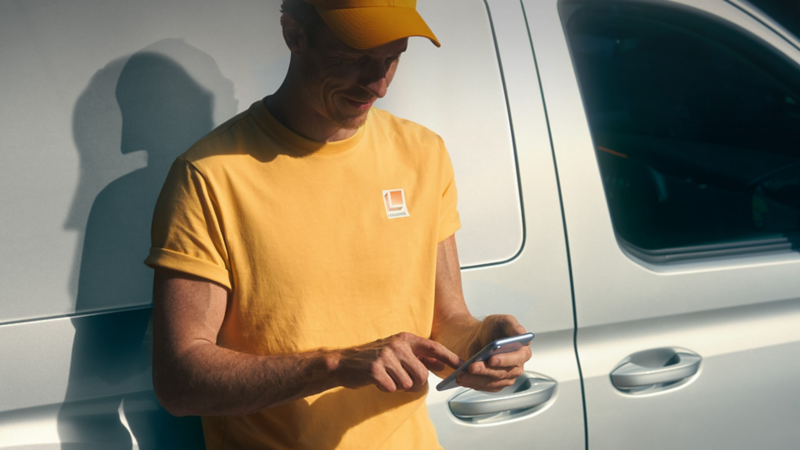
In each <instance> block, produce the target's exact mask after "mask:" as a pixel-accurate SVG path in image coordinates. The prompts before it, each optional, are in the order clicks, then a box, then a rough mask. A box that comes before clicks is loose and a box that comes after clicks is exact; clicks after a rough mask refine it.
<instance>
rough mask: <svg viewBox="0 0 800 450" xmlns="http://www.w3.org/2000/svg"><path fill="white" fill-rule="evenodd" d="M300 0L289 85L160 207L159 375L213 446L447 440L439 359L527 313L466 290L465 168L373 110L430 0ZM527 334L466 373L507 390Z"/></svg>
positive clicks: (287, 7) (172, 405)
mask: <svg viewBox="0 0 800 450" xmlns="http://www.w3.org/2000/svg"><path fill="white" fill-rule="evenodd" d="M308 1H309V3H303V2H300V1H299V0H294V1H292V0H284V3H283V11H284V14H283V16H282V18H281V25H282V27H283V35H284V39H285V41H286V44H287V46H288V47H289V50H290V51H291V54H292V56H291V62H290V65H289V71H288V74H287V76H286V79H285V81H284V83H283V84H282V86H281V87H280V88H279V89H278V91H277V92H275V94H273V95H272V96H269V97H267V98H266V99H265V100H264V101H259V102H256V103H255V104H253V106H252V107H251V108H250V109H249V110H248V111H246V112H244V113H242V114H240V115H238V116H236V117H234V118H233V119H231V120H230V121H228V122H227V123H225V124H223V125H222V126H220V127H219V128H217V130H215V131H214V132H212V133H211V134H210V135H208V136H206V137H205V138H204V139H202V140H201V141H200V142H198V143H197V144H195V146H194V147H192V149H190V150H189V151H188V152H186V153H185V154H184V155H182V156H181V157H179V158H178V160H176V162H175V164H174V165H173V167H172V169H171V170H170V174H169V176H168V178H167V181H166V183H165V186H164V189H163V191H162V194H161V196H160V198H159V201H158V204H157V206H156V211H155V217H154V221H153V248H152V249H151V253H150V256H149V257H148V259H147V261H146V262H147V264H148V265H150V266H151V267H154V268H155V269H156V277H155V289H154V302H153V333H154V349H153V351H154V353H153V358H154V361H153V381H154V387H155V391H156V394H157V395H158V398H159V400H160V401H161V403H162V404H163V406H164V407H165V408H166V409H167V410H168V411H170V412H171V413H173V414H175V415H201V416H203V428H204V432H205V436H206V442H207V446H208V448H209V449H210V450H214V449H222V448H280V449H289V448H291V449H297V448H308V449H325V448H346V449H378V448H381V449H403V450H408V449H437V448H441V447H440V446H439V444H438V442H437V440H436V434H435V430H434V428H433V426H432V424H431V422H430V419H429V418H428V415H427V409H426V407H425V395H426V393H427V384H426V380H427V377H428V371H429V370H433V371H437V372H438V371H444V372H443V374H444V373H448V372H449V371H451V370H452V369H453V368H456V367H457V366H458V365H459V363H460V362H461V361H462V359H466V358H468V357H470V356H471V355H472V354H473V353H475V352H476V351H478V350H479V349H480V348H482V347H483V346H485V345H486V344H487V343H488V342H491V341H492V340H494V339H497V338H500V337H505V336H511V335H517V334H521V333H524V332H525V329H524V328H523V327H522V326H521V325H520V324H519V323H518V322H517V321H516V320H515V319H514V318H513V317H511V316H504V315H497V316H489V317H487V318H486V319H484V320H483V321H478V320H476V319H474V318H473V317H472V316H471V315H470V314H469V311H468V310H467V308H466V304H465V302H464V299H463V295H462V293H461V278H460V269H459V264H458V255H457V251H456V244H455V238H454V233H455V231H456V230H457V229H458V228H459V227H460V222H459V218H458V213H457V211H456V190H455V185H454V181H453V171H452V165H451V163H450V159H449V156H448V154H447V151H446V150H445V148H444V144H443V143H442V141H441V139H440V138H439V137H438V136H437V135H435V134H434V133H432V132H430V131H429V130H427V129H425V128H423V127H421V126H419V125H416V124H413V123H411V122H408V121H405V120H401V119H398V118H395V117H393V116H391V115H390V114H388V113H386V112H383V111H380V110H377V109H374V108H372V103H373V102H374V101H375V100H376V99H377V98H381V97H383V96H384V95H385V94H386V91H387V88H388V86H389V84H390V83H391V81H392V78H393V77H394V74H395V71H396V70H397V65H398V61H399V59H400V55H401V54H402V53H403V52H404V51H405V50H406V46H407V41H408V38H409V37H410V36H423V37H427V38H428V39H430V40H431V41H432V42H433V43H434V44H436V45H437V46H438V45H439V43H438V41H437V40H436V37H435V36H434V34H433V33H432V32H431V31H430V29H429V28H428V26H427V25H426V24H425V22H424V21H423V20H422V18H421V17H420V16H419V14H418V13H417V12H416V10H415V3H416V2H415V1H414V0H395V1H392V0H369V1H367V0H313V1H311V0H308ZM530 354H531V353H530V349H529V348H528V347H524V348H523V349H522V350H519V351H517V352H514V353H508V354H504V355H497V356H495V357H493V358H492V359H491V360H490V361H489V362H488V363H487V364H484V363H476V364H473V365H472V366H471V368H470V373H469V374H463V375H464V376H460V377H459V384H461V385H462V386H467V387H471V388H474V389H481V390H487V391H498V390H500V389H502V388H503V387H506V386H509V385H511V384H512V383H513V381H514V379H515V378H516V377H517V376H519V375H520V374H521V373H522V365H523V363H524V362H525V361H526V360H528V359H529V358H530Z"/></svg>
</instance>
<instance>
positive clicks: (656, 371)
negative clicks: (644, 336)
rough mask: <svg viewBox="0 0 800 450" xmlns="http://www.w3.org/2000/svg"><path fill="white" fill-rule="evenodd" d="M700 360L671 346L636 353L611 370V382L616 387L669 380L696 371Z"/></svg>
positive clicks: (631, 387)
mask: <svg viewBox="0 0 800 450" xmlns="http://www.w3.org/2000/svg"><path fill="white" fill-rule="evenodd" d="M702 359H703V358H701V357H700V356H698V355H695V354H692V353H689V352H687V351H674V350H672V349H654V350H648V351H645V352H639V353H636V354H633V355H631V356H630V357H629V358H628V361H627V362H625V363H623V364H622V365H620V366H619V367H617V368H616V369H615V370H614V371H613V372H611V382H612V383H613V384H614V386H615V387H617V388H618V389H633V388H641V387H645V386H652V385H657V384H663V383H673V382H676V381H680V380H683V379H686V378H689V377H691V376H692V375H694V374H696V373H697V371H698V370H699V369H700V362H701V361H702Z"/></svg>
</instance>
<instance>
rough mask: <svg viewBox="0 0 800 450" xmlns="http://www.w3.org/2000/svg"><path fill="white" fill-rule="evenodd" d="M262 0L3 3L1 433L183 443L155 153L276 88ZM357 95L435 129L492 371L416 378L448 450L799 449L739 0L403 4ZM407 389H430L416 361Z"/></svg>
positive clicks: (799, 276) (793, 152)
mask: <svg viewBox="0 0 800 450" xmlns="http://www.w3.org/2000/svg"><path fill="white" fill-rule="evenodd" d="M279 3H280V2H279V1H278V0H273V1H255V0H230V1H227V2H224V4H223V3H222V2H217V3H212V2H196V1H189V0H158V1H155V0H142V1H137V2H127V1H121V0H104V1H90V0H75V1H70V2H42V1H39V2H3V3H0V84H2V89H0V145H2V155H3V164H2V165H0V183H1V185H2V187H3V189H2V194H0V202H2V203H0V207H1V208H2V216H0V217H2V230H3V233H2V235H0V248H2V249H3V250H4V255H5V257H4V258H2V262H0V268H2V272H1V273H2V280H3V288H4V289H3V292H4V297H5V298H4V301H3V306H2V307H0V342H2V345H0V449H5V448H26V449H27V448H30V449H33V448H36V449H58V448H60V449H88V448H92V449H93V448H96V449H117V448H119V449H130V448H136V449H138V448H141V449H154V448H164V449H181V448H187V449H193V448H202V447H203V443H202V431H201V429H200V426H199V420H197V418H181V419H178V418H174V417H172V416H170V415H169V414H167V413H166V412H165V411H164V410H163V409H161V408H160V407H159V405H158V403H157V401H156V399H155V396H154V394H153V391H152V382H151V376H150V368H151V360H150V338H149V331H148V330H149V326H148V323H149V318H150V303H151V288H152V273H151V271H150V269H148V268H147V267H145V266H144V265H143V264H142V261H143V259H144V258H145V256H146V254H147V251H148V248H149V229H150V228H149V224H150V219H151V215H152V210H153V204H154V202H155V198H156V196H157V194H158V191H159V190H160V188H161V184H162V182H163V179H164V177H165V175H166V170H167V168H168V167H169V164H170V163H171V161H172V160H173V159H174V158H175V157H176V156H177V155H178V154H180V153H182V152H183V151H184V150H185V149H186V148H188V146H189V145H191V144H192V143H193V142H194V141H195V140H197V139H198V138H199V137H201V136H202V135H204V134H205V133H207V132H208V131H210V130H211V129H212V128H213V127H214V126H215V125H217V124H219V123H221V122H222V121H224V120H225V119H227V118H228V117H230V116H232V115H234V114H236V113H237V112H239V111H241V110H243V109H245V108H247V107H248V106H249V105H250V104H251V103H252V102H253V101H255V100H257V99H260V98H262V97H263V96H265V95H267V94H269V93H271V92H273V91H274V90H275V89H276V88H277V86H278V85H279V83H280V82H281V81H282V79H283V76H284V74H285V69H286V67H287V65H288V51H287V50H286V48H285V45H284V44H283V41H282V38H281V33H280V27H279V22H278V18H279V14H280V13H279ZM419 3H420V4H419V10H420V12H421V13H422V15H423V17H425V18H426V20H427V21H428V23H429V25H430V26H431V28H432V29H433V30H434V31H435V32H436V34H437V36H438V37H439V39H440V40H441V41H442V43H443V46H442V48H440V49H437V48H435V47H433V46H432V45H430V43H429V42H427V41H426V40H423V39H411V41H410V46H409V51H408V52H407V54H406V55H404V56H403V61H402V64H401V65H400V68H399V71H398V74H397V76H396V78H395V81H394V83H393V85H392V87H391V88H390V90H389V95H388V96H387V98H386V99H384V100H382V101H381V102H379V104H378V105H377V106H378V107H380V108H382V109H386V110H388V111H390V112H392V113H394V114H395V115H398V116H401V117H405V118H409V119H411V120H414V121H416V122H419V123H421V124H423V125H425V126H427V127H429V128H431V129H432V130H434V131H436V132H437V133H439V134H440V135H441V136H442V137H443V138H444V140H445V142H446V143H447V146H448V149H449V151H450V153H451V156H452V160H453V164H454V168H455V172H456V183H457V185H458V189H459V198H460V203H459V210H460V212H461V218H462V222H463V228H462V230H460V231H459V232H458V233H457V234H456V239H457V240H458V245H459V253H460V255H461V265H462V276H463V283H464V291H465V296H466V300H467V303H468V305H469V308H470V310H471V311H472V312H473V314H475V315H476V316H483V315H487V314H491V313H510V314H514V315H515V316H516V317H517V318H518V319H519V320H520V322H521V323H522V324H523V325H524V326H525V327H526V328H527V329H528V330H531V331H533V332H535V333H536V338H535V339H534V341H533V343H532V346H531V348H532V350H533V358H532V359H531V360H530V361H529V363H528V364H527V366H526V369H527V371H528V372H527V373H526V375H525V376H524V377H521V378H520V379H519V380H518V382H517V384H516V385H515V386H514V387H512V388H509V389H506V390H504V391H503V392H500V393H498V394H488V393H476V392H473V391H468V390H465V389H455V390H449V391H445V392H437V391H435V390H433V389H432V390H431V392H430V393H429V395H428V408H429V411H430V415H431V417H432V419H433V420H434V423H435V424H436V428H437V431H438V434H439V439H440V441H441V443H442V445H443V446H444V447H445V448H448V449H450V448H475V449H484V448H498V449H499V448H515V449H516V448H542V449H585V448H590V449H593V450H594V449H598V450H599V449H602V450H619V449H673V448H682V449H709V448H725V449H753V448H759V449H787V448H794V447H797V445H798V444H797V442H800V427H798V426H797V425H798V423H800V407H799V406H798V405H800V388H798V383H797V379H798V378H800V254H798V252H797V247H798V242H800V241H799V240H798V238H797V236H798V231H800V107H799V106H798V105H799V104H800V42H799V41H798V39H797V38H796V37H794V36H793V35H792V34H791V33H790V32H788V31H786V30H785V29H784V28H782V27H781V26H780V25H779V24H777V23H776V22H775V21H774V20H772V19H770V18H769V17H768V16H766V15H765V14H763V13H762V12H761V11H759V10H758V9H757V8H756V7H754V6H753V5H751V4H749V3H747V2H745V1H742V0H730V1H723V0H674V1H668V0H626V1H621V0H613V1H612V0H592V1H588V0H587V1H580V0H575V1H567V0H561V1H559V0H522V1H512V0H487V1H480V0H421V1H420V2H419ZM431 382H432V384H434V385H435V384H436V383H437V382H438V379H437V378H436V377H435V376H433V375H432V378H431Z"/></svg>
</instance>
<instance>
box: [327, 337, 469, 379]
mask: <svg viewBox="0 0 800 450" xmlns="http://www.w3.org/2000/svg"><path fill="white" fill-rule="evenodd" d="M462 363H463V361H462V360H460V359H459V357H458V356H457V355H456V354H455V353H453V352H451V351H450V350H448V349H447V348H446V347H445V346H444V345H442V344H440V343H438V342H435V341H432V340H430V339H424V338H421V337H419V336H416V335H413V334H411V333H400V334H396V335H394V336H391V337H388V338H386V339H381V340H378V341H375V342H372V343H369V344H366V345H362V346H359V347H353V348H348V349H344V350H339V351H338V361H337V363H336V369H335V374H336V375H335V376H336V378H337V384H339V385H341V386H344V387H346V388H350V389H356V388H360V387H363V386H368V385H371V384H374V385H376V386H377V387H378V389H380V390H382V391H384V392H395V391H398V390H402V391H410V392H418V391H420V390H422V388H423V387H424V386H425V383H427V382H428V371H429V370H432V371H434V372H438V371H441V370H444V368H445V366H450V367H452V368H454V369H455V368H458V366H459V365H460V364H462Z"/></svg>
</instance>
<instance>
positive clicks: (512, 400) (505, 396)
mask: <svg viewBox="0 0 800 450" xmlns="http://www.w3.org/2000/svg"><path fill="white" fill-rule="evenodd" d="M557 384H558V383H556V382H555V381H553V380H550V379H545V378H539V377H536V376H534V375H529V374H523V375H522V376H520V377H518V378H517V380H516V381H515V382H514V384H513V385H511V386H509V387H507V388H505V389H503V390H502V391H500V392H494V393H492V392H481V391H473V390H469V391H466V392H463V393H461V394H459V395H456V396H455V397H453V399H452V400H450V402H449V403H450V411H452V412H453V415H455V416H456V417H458V418H461V419H469V418H474V417H479V416H485V415H489V414H496V413H501V412H504V411H515V410H522V409H530V408H533V407H535V406H538V405H541V404H542V403H545V402H546V401H548V400H550V398H551V397H552V396H553V393H554V392H555V389H556V385H557Z"/></svg>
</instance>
